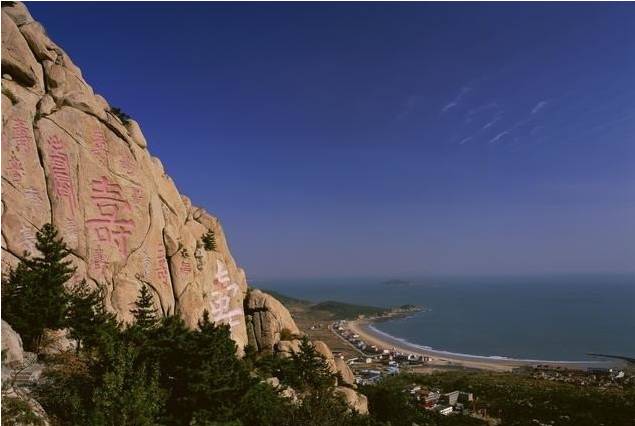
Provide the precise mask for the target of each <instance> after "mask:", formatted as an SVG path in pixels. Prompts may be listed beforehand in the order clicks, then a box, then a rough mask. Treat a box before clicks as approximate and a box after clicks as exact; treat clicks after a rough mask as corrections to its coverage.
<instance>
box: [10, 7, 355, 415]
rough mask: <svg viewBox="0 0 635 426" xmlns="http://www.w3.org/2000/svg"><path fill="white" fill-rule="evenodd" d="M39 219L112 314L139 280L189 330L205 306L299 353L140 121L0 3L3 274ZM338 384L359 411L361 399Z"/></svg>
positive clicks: (257, 341)
mask: <svg viewBox="0 0 635 426" xmlns="http://www.w3.org/2000/svg"><path fill="white" fill-rule="evenodd" d="M45 223H53V224H54V225H55V226H56V227H57V229H58V230H59V232H60V233H61V236H62V237H63V238H64V240H65V241H66V243H67V244H68V245H69V247H70V248H71V251H72V255H71V257H72V260H73V262H74V265H75V266H76V267H77V271H76V273H75V275H74V276H73V278H72V280H71V281H72V282H71V283H70V285H73V284H74V283H77V282H79V281H81V280H83V279H85V280H86V281H87V282H88V283H90V284H91V285H92V286H94V287H100V288H102V289H103V290H104V294H105V297H106V300H105V303H106V306H107V308H108V309H109V310H111V311H113V312H115V313H117V315H118V316H119V318H120V319H122V320H130V319H131V314H130V309H131V308H132V307H133V304H134V302H135V300H136V299H137V296H138V294H139V289H140V287H141V286H142V285H144V284H145V285H147V286H149V288H150V289H151V290H152V291H153V292H154V296H155V297H154V300H155V303H156V305H157V306H156V307H157V309H158V310H159V311H160V312H161V313H163V314H164V315H167V314H172V313H175V314H178V315H180V316H181V317H182V318H183V319H184V320H185V321H186V323H187V324H189V325H190V326H191V327H194V326H196V323H197V321H198V320H199V318H200V317H201V315H202V313H203V311H204V310H207V311H208V312H209V313H210V315H211V317H212V319H213V320H214V321H215V322H217V323H225V324H228V325H229V326H230V328H231V335H232V338H233V339H234V340H235V341H236V343H237V345H238V347H239V348H240V350H242V349H243V348H244V347H245V345H247V344H250V345H252V346H253V347H254V348H255V349H256V350H258V351H260V352H269V353H270V352H276V353H278V354H279V355H280V356H288V355H289V354H290V353H291V352H293V351H296V350H298V347H299V340H297V338H298V337H299V335H301V334H302V333H301V332H300V330H299V329H298V328H297V326H296V324H295V322H294V321H293V318H292V317H291V315H290V314H289V312H288V311H287V309H286V308H285V307H284V306H283V305H282V304H281V303H280V302H279V301H277V300H276V299H275V298H273V297H272V296H270V295H268V294H265V293H262V292H260V291H258V290H251V291H248V287H247V281H246V278H245V273H244V271H243V270H242V269H241V268H239V267H238V266H237V265H236V262H235V261H234V259H233V257H232V255H231V252H230V250H229V247H228V245H227V241H226V239H225V235H224V232H223V229H222V227H221V225H220V222H219V221H218V219H217V218H216V217H214V216H213V215H211V214H209V213H207V212H206V211H205V210H204V209H201V208H198V207H196V206H194V205H192V203H191V202H190V200H189V199H188V198H187V197H186V196H184V195H182V194H181V193H180V192H179V191H178V189H177V187H176V185H175V184H174V182H173V180H172V179H171V178H170V177H169V176H168V175H167V174H166V173H165V171H164V169H163V165H162V164H161V161H160V160H159V159H158V158H156V157H153V156H152V155H151V154H150V151H149V148H148V143H147V141H146V138H145V137H144V136H143V133H142V132H141V128H140V127H139V124H138V123H137V122H135V121H134V120H132V119H129V118H127V117H126V116H125V115H122V114H120V113H118V111H117V110H116V109H114V108H111V106H110V105H109V104H108V102H107V101H106V100H105V99H104V98H103V97H102V96H100V95H98V94H96V93H95V92H94V91H93V89H92V87H91V86H90V85H89V84H88V83H87V82H86V80H85V79H84V77H83V75H82V72H81V70H80V69H79V68H78V67H77V66H76V65H75V64H74V63H73V62H72V61H71V59H70V58H69V57H68V55H67V54H66V53H65V52H64V50H62V49H61V48H60V47H59V46H58V45H57V44H55V43H54V42H53V41H52V40H51V39H50V38H49V37H48V36H47V35H46V32H45V30H44V28H43V27H42V25H40V24H39V23H38V22H35V21H34V20H33V18H32V17H31V15H30V14H29V12H28V10H27V8H26V7H25V6H24V4H22V3H20V2H3V4H2V273H3V274H4V273H5V272H6V270H7V268H9V267H11V266H13V265H15V264H16V263H17V262H18V261H19V259H20V258H21V257H22V256H23V255H24V252H25V251H26V252H34V251H35V235H36V232H37V231H38V230H39V229H40V228H41V227H42V225H44V224H45ZM210 230H211V231H213V232H214V235H215V242H216V244H215V245H216V247H215V248H214V249H211V250H206V248H205V245H204V244H203V241H202V237H203V235H205V234H206V233H208V231H210ZM208 248H209V247H208ZM2 333H3V338H2V340H3V350H4V349H6V350H7V351H8V352H10V355H11V357H12V358H11V361H12V362H13V361H15V362H17V363H19V362H20V359H21V357H23V355H22V349H21V342H20V338H19V336H18V335H17V334H15V332H13V330H12V329H11V327H10V325H9V324H6V323H4V321H3V327H2ZM5 337H6V338H5ZM9 337H11V338H9ZM314 345H315V346H316V349H317V350H318V352H320V353H321V354H323V356H324V357H325V358H326V359H327V362H328V363H329V365H330V366H331V369H332V370H333V372H337V373H339V374H340V377H341V381H342V383H340V384H345V385H347V386H352V373H351V371H350V369H349V368H348V366H347V365H346V364H345V363H344V362H343V361H342V360H340V359H337V360H336V359H334V357H333V354H332V353H331V351H330V349H329V348H328V347H327V346H326V345H325V344H324V343H322V342H314ZM337 389H338V391H339V392H342V393H343V395H344V397H345V398H346V400H347V401H348V402H349V404H350V405H351V406H352V407H354V408H355V409H357V410H358V411H360V412H367V407H366V399H365V397H363V396H362V395H359V394H357V393H356V392H354V391H353V390H352V389H350V388H346V387H338V388H337Z"/></svg>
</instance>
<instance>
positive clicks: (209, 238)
mask: <svg viewBox="0 0 635 426" xmlns="http://www.w3.org/2000/svg"><path fill="white" fill-rule="evenodd" d="M201 241H202V242H203V247H205V250H207V251H215V250H216V235H215V234H214V231H213V230H211V229H208V230H207V233H205V235H203V236H202V237H201Z"/></svg>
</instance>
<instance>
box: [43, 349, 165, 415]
mask: <svg viewBox="0 0 635 426" xmlns="http://www.w3.org/2000/svg"><path fill="white" fill-rule="evenodd" d="M45 377H46V380H44V381H43V382H42V383H41V384H40V385H39V386H38V388H37V389H36V395H37V397H38V400H39V401H40V402H41V403H42V405H43V407H44V408H45V410H46V412H47V413H48V414H49V416H51V417H52V418H54V419H55V420H56V421H57V422H59V423H61V424H90V425H112V426H115V425H148V426H149V425H154V424H157V419H158V414H159V412H160V410H161V409H162V408H163V401H164V396H165V391H164V390H162V389H161V388H160V387H159V385H158V371H157V370H156V368H153V367H148V364H147V363H145V362H143V360H141V359H140V357H139V351H138V348H136V347H135V346H133V345H131V344H130V343H126V342H124V341H118V342H116V343H115V344H114V345H113V346H112V347H110V348H109V351H108V352H102V353H99V354H96V353H95V352H94V351H93V352H91V354H90V355H87V354H86V353H84V352H80V354H70V353H65V354H61V355H58V356H56V357H54V358H53V359H51V360H50V361H49V364H48V367H47V370H46V372H45Z"/></svg>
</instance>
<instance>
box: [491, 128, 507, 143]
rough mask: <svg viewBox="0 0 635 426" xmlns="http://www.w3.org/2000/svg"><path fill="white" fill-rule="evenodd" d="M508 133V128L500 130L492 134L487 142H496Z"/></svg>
mask: <svg viewBox="0 0 635 426" xmlns="http://www.w3.org/2000/svg"><path fill="white" fill-rule="evenodd" d="M508 134H509V130H505V131H504V132H500V133H499V134H497V135H496V136H494V137H493V138H492V139H490V141H489V143H496V142H498V141H499V140H500V139H501V138H502V137H503V136H505V135H508Z"/></svg>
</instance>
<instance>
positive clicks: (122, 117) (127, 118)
mask: <svg viewBox="0 0 635 426" xmlns="http://www.w3.org/2000/svg"><path fill="white" fill-rule="evenodd" d="M110 112H111V113H113V114H114V115H115V116H116V117H117V118H118V119H119V120H121V122H122V123H123V124H128V123H129V122H130V120H132V117H130V116H129V115H128V114H126V113H125V112H123V110H122V109H121V108H117V107H112V108H110Z"/></svg>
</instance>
